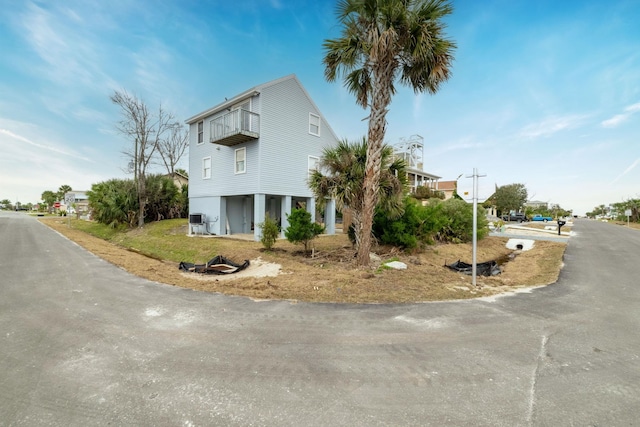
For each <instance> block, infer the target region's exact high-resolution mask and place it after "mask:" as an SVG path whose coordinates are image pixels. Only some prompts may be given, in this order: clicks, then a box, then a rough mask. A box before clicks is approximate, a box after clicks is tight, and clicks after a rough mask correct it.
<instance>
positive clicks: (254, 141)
mask: <svg viewBox="0 0 640 427" xmlns="http://www.w3.org/2000/svg"><path fill="white" fill-rule="evenodd" d="M186 123H187V124H188V125H189V127H190V137H189V138H190V140H189V213H190V215H189V217H190V223H192V224H196V225H197V226H196V227H195V228H196V229H200V231H204V232H208V233H212V234H217V235H228V234H238V233H241V234H246V233H253V234H254V238H255V240H259V239H260V237H261V229H260V227H259V226H258V224H260V223H262V222H263V221H264V219H265V215H266V214H267V213H268V214H269V216H270V217H271V218H274V219H276V220H277V221H279V222H280V223H281V226H282V230H284V229H286V228H287V227H288V221H287V215H288V214H290V213H291V210H292V208H295V207H296V206H302V207H305V208H306V210H307V211H309V212H310V213H311V215H312V218H314V220H315V211H316V207H315V199H314V196H313V193H312V192H311V190H310V189H309V187H308V184H307V179H308V177H309V174H310V171H313V170H314V169H315V168H316V167H317V164H318V162H319V160H320V157H321V155H322V151H323V149H324V148H325V147H329V146H333V145H335V144H336V143H337V141H338V138H337V137H336V135H335V133H334V132H333V130H332V129H331V127H330V126H329V124H328V123H327V121H326V120H325V118H324V116H323V115H322V113H321V112H320V111H319V110H318V107H317V106H316V105H315V103H314V102H313V100H312V99H311V97H310V96H309V94H308V93H307V91H306V90H305V89H304V87H303V86H302V84H301V83H300V81H299V80H298V78H297V77H296V76H295V75H293V74H292V75H289V76H286V77H282V78H280V79H277V80H274V81H271V82H268V83H263V84H260V85H258V86H255V87H253V88H251V89H248V90H246V91H244V92H242V93H240V94H238V95H236V96H234V97H232V98H229V99H225V100H224V101H223V102H221V103H220V104H218V105H216V106H214V107H212V108H210V109H208V110H206V111H203V112H201V113H198V114H196V115H194V116H193V117H191V118H189V119H187V120H186ZM324 222H325V224H326V232H327V233H328V234H333V233H334V232H335V203H334V202H333V201H329V202H328V203H327V207H326V210H325V215H324ZM192 227H194V225H192Z"/></svg>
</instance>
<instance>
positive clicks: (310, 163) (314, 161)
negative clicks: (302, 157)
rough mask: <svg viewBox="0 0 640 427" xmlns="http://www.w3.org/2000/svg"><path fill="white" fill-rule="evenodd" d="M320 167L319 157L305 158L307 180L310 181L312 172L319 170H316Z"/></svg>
mask: <svg viewBox="0 0 640 427" xmlns="http://www.w3.org/2000/svg"><path fill="white" fill-rule="evenodd" d="M319 167H320V157H318V156H311V155H309V156H307V171H308V172H309V173H308V178H309V179H311V175H312V174H313V172H315V171H316V170H319V169H318V168H319Z"/></svg>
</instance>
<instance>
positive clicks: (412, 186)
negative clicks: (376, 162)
mask: <svg viewBox="0 0 640 427" xmlns="http://www.w3.org/2000/svg"><path fill="white" fill-rule="evenodd" d="M423 140H424V138H422V137H421V136H420V135H411V136H410V137H409V138H400V140H399V142H398V143H396V144H394V145H393V156H394V157H396V158H399V159H403V160H404V161H405V162H406V164H407V168H406V170H407V182H408V185H409V191H410V192H411V193H415V192H416V188H418V187H421V186H425V187H429V188H432V189H436V185H437V183H438V180H439V179H440V177H439V176H437V175H433V174H430V173H427V172H425V171H424V170H423V166H424V163H423V162H422V153H423V151H424V148H423V147H424V143H423Z"/></svg>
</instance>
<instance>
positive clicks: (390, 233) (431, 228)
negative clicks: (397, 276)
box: [373, 197, 447, 249]
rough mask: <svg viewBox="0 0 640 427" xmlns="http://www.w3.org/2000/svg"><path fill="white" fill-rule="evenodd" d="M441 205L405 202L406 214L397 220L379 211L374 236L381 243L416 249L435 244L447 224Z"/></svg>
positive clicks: (407, 200)
mask: <svg viewBox="0 0 640 427" xmlns="http://www.w3.org/2000/svg"><path fill="white" fill-rule="evenodd" d="M441 211H442V208H441V206H440V204H439V203H429V204H428V205H426V206H422V205H421V204H420V203H418V202H416V201H415V200H414V199H413V198H410V197H407V198H405V200H404V213H403V214H402V215H401V216H400V217H398V218H395V219H390V218H389V217H388V215H387V214H386V213H385V212H383V211H381V210H377V211H376V215H375V217H374V222H373V234H374V236H375V237H376V239H378V241H379V242H380V243H383V244H386V245H393V246H398V247H401V248H404V249H414V248H417V247H420V246H424V245H426V244H431V243H433V239H434V236H435V235H436V234H437V233H438V231H440V230H441V229H442V227H444V225H445V224H446V223H447V220H446V218H445V217H444V216H443V214H442V212H441Z"/></svg>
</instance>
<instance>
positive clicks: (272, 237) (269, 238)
mask: <svg viewBox="0 0 640 427" xmlns="http://www.w3.org/2000/svg"><path fill="white" fill-rule="evenodd" d="M258 227H260V228H261V229H262V237H261V238H260V242H262V246H264V247H265V249H267V250H269V249H271V247H273V245H274V244H275V243H276V240H278V235H279V234H280V230H278V223H276V221H275V219H273V218H271V216H269V213H268V212H267V215H266V216H265V217H264V222H261V223H260V224H258Z"/></svg>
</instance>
